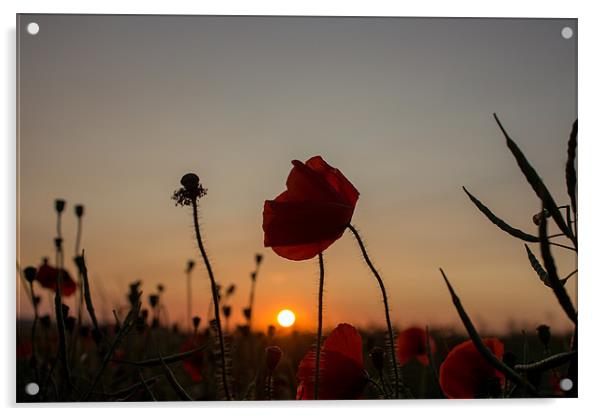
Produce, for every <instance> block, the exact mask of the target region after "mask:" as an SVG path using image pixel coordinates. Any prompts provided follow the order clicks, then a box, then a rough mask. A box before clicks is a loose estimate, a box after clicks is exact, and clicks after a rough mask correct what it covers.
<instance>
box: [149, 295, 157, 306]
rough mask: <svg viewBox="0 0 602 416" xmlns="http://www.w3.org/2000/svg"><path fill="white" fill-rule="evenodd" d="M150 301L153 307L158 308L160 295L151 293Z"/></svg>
mask: <svg viewBox="0 0 602 416" xmlns="http://www.w3.org/2000/svg"><path fill="white" fill-rule="evenodd" d="M148 301H149V303H150V305H151V306H152V307H153V308H156V307H157V305H158V304H159V295H150V296H149V297H148Z"/></svg>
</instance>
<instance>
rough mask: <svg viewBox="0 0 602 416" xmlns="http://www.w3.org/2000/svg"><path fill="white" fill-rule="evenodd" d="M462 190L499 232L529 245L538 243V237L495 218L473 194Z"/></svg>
mask: <svg viewBox="0 0 602 416" xmlns="http://www.w3.org/2000/svg"><path fill="white" fill-rule="evenodd" d="M462 189H463V190H464V192H466V195H468V197H469V198H470V200H471V201H472V203H473V204H475V206H476V207H477V208H478V209H479V211H481V212H482V213H483V214H484V215H485V216H486V217H487V218H488V219H489V221H491V222H492V223H494V224H495V225H497V226H498V228H500V229H501V230H503V231H505V232H507V233H508V234H510V235H511V236H513V237H516V238H520V239H521V240H523V241H528V242H530V243H537V242H539V237H537V236H534V235H531V234H528V233H525V232H524V231H521V230H519V229H518V228H514V227H512V226H511V225H509V224H508V223H506V222H505V221H504V220H502V219H501V218H499V217H498V216H496V215H495V214H494V213H493V212H491V210H490V209H489V208H487V207H486V206H485V205H484V204H483V203H482V202H481V201H479V200H478V199H477V198H476V197H475V196H474V195H473V194H471V193H470V192H468V190H467V189H466V188H465V187H464V186H463V187H462Z"/></svg>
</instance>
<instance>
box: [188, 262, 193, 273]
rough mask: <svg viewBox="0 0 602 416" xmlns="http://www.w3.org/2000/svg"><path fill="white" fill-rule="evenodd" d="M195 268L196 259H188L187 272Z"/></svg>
mask: <svg viewBox="0 0 602 416" xmlns="http://www.w3.org/2000/svg"><path fill="white" fill-rule="evenodd" d="M192 269H194V260H188V264H187V265H186V273H190V272H191V271H192Z"/></svg>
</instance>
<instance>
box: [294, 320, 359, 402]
mask: <svg viewBox="0 0 602 416" xmlns="http://www.w3.org/2000/svg"><path fill="white" fill-rule="evenodd" d="M321 357H322V359H321V360H320V380H321V381H320V385H319V392H318V399H320V400H346V399H347V400H349V399H357V398H359V396H360V395H361V393H362V391H363V390H364V387H365V385H366V382H367V376H366V372H365V371H364V357H363V354H362V337H361V336H360V334H359V333H358V332H357V330H356V329H355V328H354V327H353V326H351V325H349V324H339V325H338V326H337V327H336V328H335V329H334V330H333V331H332V332H331V333H330V335H329V336H328V338H327V339H326V341H325V342H324V345H323V347H322V352H321ZM315 365H316V356H315V351H313V350H311V351H309V352H308V353H307V354H305V357H304V358H303V360H302V361H301V363H300V364H299V369H298V370H297V378H298V379H299V382H300V383H299V387H298V388H297V400H312V399H313V398H314V397H313V396H314V377H315Z"/></svg>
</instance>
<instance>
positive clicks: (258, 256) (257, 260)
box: [255, 253, 263, 266]
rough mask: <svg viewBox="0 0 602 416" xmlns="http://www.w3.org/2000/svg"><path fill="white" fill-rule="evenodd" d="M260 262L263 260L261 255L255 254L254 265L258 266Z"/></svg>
mask: <svg viewBox="0 0 602 416" xmlns="http://www.w3.org/2000/svg"><path fill="white" fill-rule="evenodd" d="M261 260H263V254H260V253H257V254H255V263H257V265H258V266H259V265H260V264H261Z"/></svg>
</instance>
